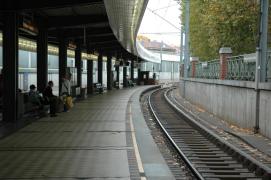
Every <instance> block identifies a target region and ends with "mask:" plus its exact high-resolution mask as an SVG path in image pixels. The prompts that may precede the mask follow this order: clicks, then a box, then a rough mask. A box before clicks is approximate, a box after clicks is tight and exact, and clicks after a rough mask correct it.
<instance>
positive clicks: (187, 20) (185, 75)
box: [182, 0, 190, 98]
mask: <svg viewBox="0 0 271 180" xmlns="http://www.w3.org/2000/svg"><path fill="white" fill-rule="evenodd" d="M189 4H190V3H189V0H186V1H185V42H184V43H185V44H184V45H185V51H184V79H183V92H182V93H183V94H182V95H183V97H184V98H185V80H186V78H187V77H188V68H189V56H190V55H189V19H190V17H189V14H190V13H189V9H190V8H189V6H190V5H189Z"/></svg>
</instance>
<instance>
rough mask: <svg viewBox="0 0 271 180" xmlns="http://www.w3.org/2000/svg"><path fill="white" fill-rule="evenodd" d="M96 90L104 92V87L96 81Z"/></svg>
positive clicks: (100, 92)
mask: <svg viewBox="0 0 271 180" xmlns="http://www.w3.org/2000/svg"><path fill="white" fill-rule="evenodd" d="M94 91H95V92H98V93H99V94H102V93H103V92H104V87H103V86H102V85H101V83H96V84H94Z"/></svg>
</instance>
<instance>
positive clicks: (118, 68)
mask: <svg viewBox="0 0 271 180" xmlns="http://www.w3.org/2000/svg"><path fill="white" fill-rule="evenodd" d="M115 69H116V73H117V77H116V81H117V83H118V86H117V87H118V88H119V86H120V67H119V65H117V66H115Z"/></svg>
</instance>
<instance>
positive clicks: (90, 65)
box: [87, 60, 93, 94]
mask: <svg viewBox="0 0 271 180" xmlns="http://www.w3.org/2000/svg"><path fill="white" fill-rule="evenodd" d="M87 89H88V94H92V93H93V60H88V61H87Z"/></svg>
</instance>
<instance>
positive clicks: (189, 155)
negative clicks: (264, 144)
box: [149, 89, 271, 180]
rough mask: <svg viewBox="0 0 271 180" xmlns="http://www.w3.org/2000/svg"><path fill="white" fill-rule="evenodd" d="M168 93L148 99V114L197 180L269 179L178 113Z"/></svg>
mask: <svg viewBox="0 0 271 180" xmlns="http://www.w3.org/2000/svg"><path fill="white" fill-rule="evenodd" d="M167 94H168V89H160V90H156V91H154V92H153V93H152V94H151V95H150V96H149V106H150V109H151V112H152V113H153V115H154V117H155V119H156V121H157V122H158V124H159V125H160V127H161V129H162V130H163V131H164V132H165V134H166V136H167V137H168V139H169V140H170V142H171V143H172V144H173V146H174V147H175V149H176V150H177V151H178V153H179V154H180V156H181V157H182V159H183V160H184V162H185V163H186V164H187V166H188V167H189V169H190V170H191V171H192V173H193V174H194V176H195V177H197V179H209V180H220V179H223V180H226V179H227V180H228V179H238V180H239V179H240V180H241V179H251V180H252V179H253V180H256V179H271V178H270V177H271V176H270V174H269V173H268V172H270V171H269V169H268V168H266V167H265V166H263V165H262V164H260V163H258V161H256V160H255V159H253V158H251V157H249V156H247V155H246V154H244V153H243V152H242V151H240V150H238V149H237V148H235V147H233V146H232V145H231V144H229V143H227V142H225V141H224V140H223V139H222V138H220V137H218V136H217V135H215V134H214V133H212V132H211V131H210V130H208V129H207V128H205V127H203V126H202V125H200V124H199V123H197V122H195V121H194V120H193V119H192V118H191V117H189V115H188V114H185V113H184V112H180V110H178V109H176V108H177V107H176V106H174V104H172V103H171V101H170V99H169V98H168V97H167Z"/></svg>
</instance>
